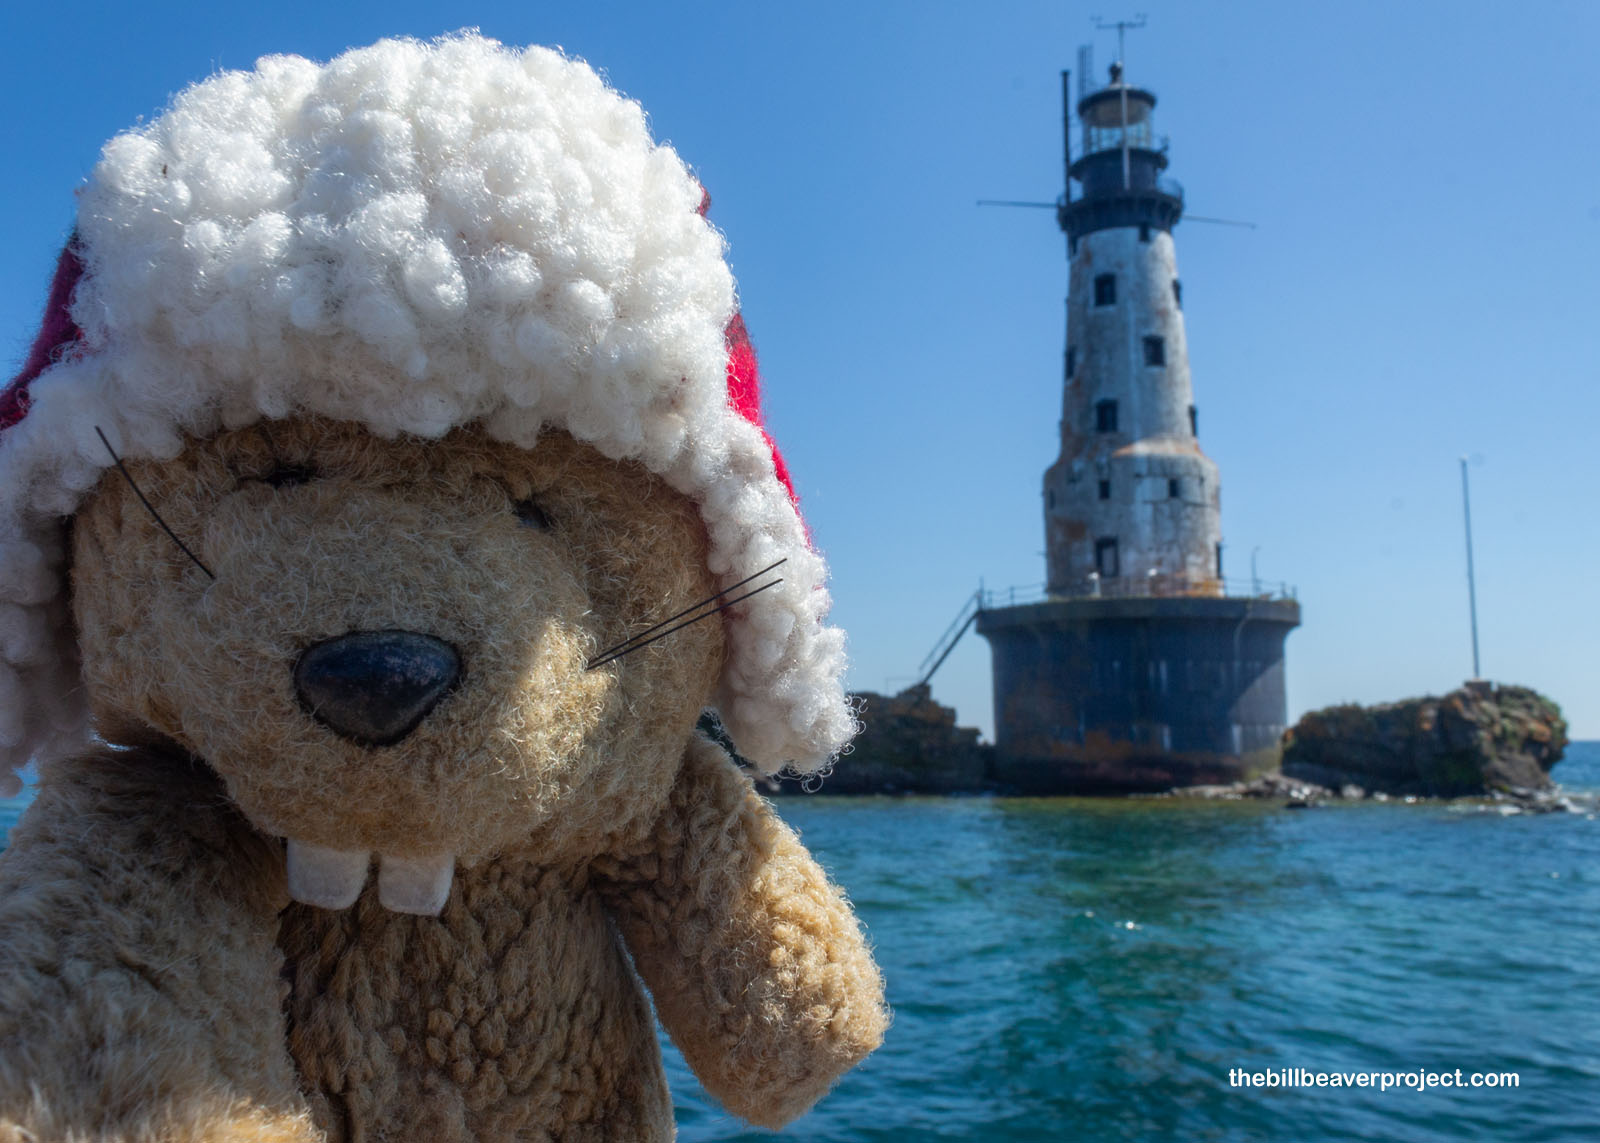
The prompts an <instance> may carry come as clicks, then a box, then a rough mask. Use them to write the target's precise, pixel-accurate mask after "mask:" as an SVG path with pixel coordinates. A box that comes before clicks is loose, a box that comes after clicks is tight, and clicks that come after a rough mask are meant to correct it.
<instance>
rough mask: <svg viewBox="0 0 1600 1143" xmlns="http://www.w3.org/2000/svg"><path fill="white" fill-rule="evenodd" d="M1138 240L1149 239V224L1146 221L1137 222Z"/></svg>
mask: <svg viewBox="0 0 1600 1143" xmlns="http://www.w3.org/2000/svg"><path fill="white" fill-rule="evenodd" d="M1139 241H1140V242H1149V241H1150V224H1149V223H1148V222H1141V223H1140V224H1139Z"/></svg>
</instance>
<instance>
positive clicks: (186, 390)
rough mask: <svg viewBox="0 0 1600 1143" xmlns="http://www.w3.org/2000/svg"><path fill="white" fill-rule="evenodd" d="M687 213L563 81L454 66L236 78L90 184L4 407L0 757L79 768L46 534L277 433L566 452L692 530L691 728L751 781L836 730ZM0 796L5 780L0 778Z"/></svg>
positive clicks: (807, 579) (603, 112) (452, 55)
mask: <svg viewBox="0 0 1600 1143" xmlns="http://www.w3.org/2000/svg"><path fill="white" fill-rule="evenodd" d="M701 197H702V191H701V189H700V187H699V185H698V184H697V183H696V181H695V180H694V178H693V177H692V176H691V175H690V174H689V172H688V171H687V170H686V169H685V167H684V165H683V163H682V161H681V160H680V159H679V158H678V156H677V155H676V154H675V153H674V152H673V151H672V150H671V149H670V148H668V147H664V146H658V145H656V144H655V143H654V142H653V141H652V140H651V138H650V134H649V131H648V129H647V126H646V123H645V117H644V113H643V112H642V111H641V110H640V108H639V106H638V104H636V103H634V102H631V101H629V100H626V99H623V98H622V97H621V96H620V95H618V94H617V93H616V92H615V91H613V90H611V89H610V88H609V87H607V86H606V84H605V83H604V82H603V81H602V80H601V79H600V78H599V76H597V75H596V74H595V73H594V72H593V71H592V70H591V69H590V68H589V67H588V66H587V65H586V64H584V63H582V62H580V61H577V60H571V59H568V58H566V57H564V56H562V55H561V54H559V53H557V52H553V51H549V50H546V49H542V48H529V49H527V50H523V51H514V50H510V49H507V48H504V47H502V46H500V45H499V44H496V43H494V42H493V41H490V40H486V39H483V38H481V37H478V36H476V35H462V36H459V37H452V38H448V39H443V40H439V41H436V42H434V43H420V42H417V41H413V40H385V41H383V42H380V43H378V44H376V45H374V46H372V47H370V48H363V49H360V50H357V51H352V52H348V53H346V54H344V55H342V56H339V57H338V58H336V59H334V60H332V61H331V62H329V63H328V64H326V65H318V64H315V63H312V62H310V61H307V60H303V59H299V58H296V57H292V56H273V57H268V58H265V59H263V60H261V61H260V62H259V63H258V64H257V65H256V68H255V70H254V71H252V72H227V73H223V74H221V75H217V76H214V77H213V78H211V79H208V80H206V81H205V82H203V83H200V84H197V85H195V86H193V87H191V88H189V89H188V90H186V91H184V92H182V93H181V94H180V95H178V96H177V97H176V99H175V100H174V101H173V103H172V106H171V107H170V108H169V109H168V110H167V111H166V112H165V113H164V114H163V115H161V116H160V117H159V118H157V119H156V120H154V121H153V122H152V123H150V124H149V125H148V126H144V127H141V128H139V129H137V130H134V131H130V132H128V133H126V134H123V135H119V136H117V137H116V138H115V139H113V140H111V142H110V143H108V144H107V145H106V147H105V150H104V152H103V153H102V156H101V159H100V162H99V164H98V165H97V166H96V167H95V169H94V172H93V174H92V175H91V176H90V179H89V182H88V185H87V186H86V187H85V188H84V189H83V191H82V193H81V197H80V200H79V211H78V236H77V240H76V246H75V247H74V249H75V252H76V254H77V256H78V257H79V258H81V260H82V265H83V275H82V278H81V280H80V281H79V282H78V284H77V288H76V290H75V292H74V293H73V296H72V299H71V308H70V318H71V322H72V323H73V324H75V325H76V327H77V331H78V332H79V336H78V339H77V340H76V341H74V342H73V344H72V345H71V346H69V347H68V349H67V352H66V353H64V354H62V355H60V356H61V360H57V361H54V363H53V364H50V365H48V367H46V368H44V369H43V371H42V372H40V373H39V375H38V376H37V377H36V378H33V379H32V380H31V382H28V383H27V388H26V392H25V393H23V392H22V391H20V390H14V391H13V392H10V393H7V394H6V395H5V398H6V399H7V400H9V401H10V402H12V403H15V404H17V405H18V408H19V410H21V409H25V410H26V415H25V416H22V417H21V419H20V420H18V421H17V422H16V423H15V424H13V425H12V426H11V427H9V428H7V429H5V431H4V432H3V434H0V660H3V662H0V755H3V757H4V760H5V761H7V762H9V763H11V765H12V766H13V767H15V766H20V765H21V764H23V763H24V762H26V761H27V760H28V758H30V757H33V758H37V759H41V760H44V759H47V758H48V757H50V756H53V755H55V754H57V753H59V752H60V751H62V750H64V749H70V748H72V747H74V746H76V745H80V744H81V743H83V742H84V741H85V740H86V737H87V734H88V729H87V725H88V723H87V714H86V706H85V702H84V696H83V689H82V683H81V678H80V672H79V668H78V660H77V648H76V645H75V636H74V632H73V628H72V623H71V618H70V615H69V614H68V610H67V604H66V561H67V553H66V551H65V550H64V545H63V542H62V528H61V518H62V517H63V516H68V515H70V514H71V513H72V512H74V511H75V510H76V508H77V506H78V504H79V503H80V501H81V500H82V498H83V496H84V495H85V494H86V493H87V491H88V490H89V489H91V488H93V487H94V486H95V484H96V483H97V482H98V481H99V479H100V478H101V476H102V474H103V472H104V471H105V469H106V468H107V466H108V465H109V464H110V457H109V456H108V455H107V453H106V449H105V446H104V445H103V444H102V443H101V442H100V440H99V439H98V437H97V436H96V434H95V431H94V430H95V427H96V426H100V427H102V428H103V429H104V430H105V431H106V433H107V434H108V436H109V437H110V439H111V443H112V444H113V446H114V447H115V448H116V449H117V450H118V452H119V453H121V454H122V455H124V456H126V457H157V458H164V457H171V456H174V455H176V453H177V452H178V451H179V449H180V448H181V447H182V440H183V437H184V435H186V434H187V435H190V436H198V437H202V438H203V437H206V436H209V435H212V434H214V433H216V432H219V431H221V430H223V429H227V428H237V427H240V426H244V425H248V424H250V423H252V422H255V421H257V420H260V419H262V418H279V417H285V416H289V415H291V414H294V413H305V414H312V415H318V416H324V417H330V418H335V419H340V420H346V421H354V422H357V423H359V424H363V425H365V426H366V427H367V428H369V429H370V430H371V431H372V432H374V433H376V434H378V435H380V436H384V437H392V436H395V435H396V434H400V433H409V434H414V435H417V436H422V437H438V436H441V435H443V434H444V433H446V432H448V431H449V430H450V429H452V428H455V427H457V426H460V425H466V424H472V423H481V424H482V425H483V426H484V427H485V428H486V430H487V431H488V432H489V433H491V434H492V435H494V436H496V437H498V438H501V439H504V440H508V441H512V442H515V443H518V444H521V445H523V446H525V447H532V446H533V445H534V442H535V439H536V437H537V436H538V433H539V431H540V429H541V427H544V426H554V427H557V428H561V429H565V430H566V431H567V432H569V433H571V434H572V435H573V436H575V437H577V438H578V439H580V440H584V441H587V442H589V443H591V444H593V445H594V446H595V447H596V448H598V449H599V450H600V451H601V452H602V453H604V454H606V455H607V456H610V457H614V458H619V459H620V458H630V459H636V460H638V461H640V462H642V463H643V464H645V465H646V466H647V467H648V468H649V469H650V470H651V471H653V472H656V473H658V474H659V475H661V476H662V477H663V478H664V479H665V480H666V481H667V482H668V483H669V484H671V485H672V486H673V487H674V488H676V489H678V490H679V491H681V492H683V493H685V494H686V495H688V496H690V497H692V498H693V499H694V500H695V501H696V502H697V503H698V504H699V506H700V510H701V514H702V516H703V518H704V520H705V525H706V530H707V533H708V534H709V536H710V540H711V554H710V569H711V571H712V572H713V573H714V574H715V575H717V576H718V577H720V579H721V582H722V583H724V584H730V583H733V582H735V581H737V580H739V579H741V578H742V577H744V576H746V575H748V574H749V573H750V572H752V571H755V570H756V569H758V568H761V567H765V566H766V565H768V564H770V563H773V562H774V561H776V560H778V559H783V558H787V560H788V562H787V563H786V564H785V565H784V567H783V573H782V574H783V580H784V582H783V583H782V584H781V585H779V586H778V587H776V588H774V589H772V590H770V591H765V592H763V593H761V594H760V595H757V596H755V597H754V598H752V599H750V600H749V601H748V602H745V603H741V604H739V605H738V606H737V607H735V608H734V609H732V610H731V611H730V612H726V613H724V614H725V616H726V618H727V629H728V632H729V659H728V664H727V667H726V669H725V671H724V674H723V678H722V681H721V686H720V693H719V694H718V696H717V703H718V707H719V712H720V714H721V717H722V719H723V723H724V725H725V726H726V727H727V729H728V732H729V734H730V735H731V736H732V738H733V740H734V742H735V744H736V745H737V746H738V748H739V750H740V752H741V753H743V754H744V755H745V756H747V757H748V758H750V759H751V760H752V761H754V762H755V763H757V764H758V765H760V766H762V767H763V768H765V769H767V770H769V771H771V770H776V769H778V768H780V767H782V766H783V765H784V764H785V763H788V764H790V765H791V766H792V767H793V768H795V769H797V770H801V771H811V770H815V769H816V768H818V767H820V766H822V765H823V764H824V763H825V762H826V761H827V760H828V759H829V758H830V757H831V756H832V755H834V754H836V753H837V752H838V751H839V750H840V749H841V748H842V747H843V746H844V744H845V743H846V742H847V741H848V740H849V738H850V736H851V734H852V733H853V732H854V730H855V720H854V717H853V714H852V712H851V710H850V707H849V706H848V704H847V702H846V699H845V695H844V690H843V684H842V675H843V670H844V639H843V634H842V633H841V632H840V631H839V630H837V629H836V628H832V627H828V626H826V625H825V624H824V622H823V619H824V616H825V614H826V612H827V609H828V605H829V600H828V595H827V592H826V591H825V590H824V587H823V583H824V580H825V577H826V569H825V568H824V566H823V562H822V559H821V558H820V556H818V555H817V553H816V552H815V551H813V550H812V548H811V546H810V544H809V542H808V539H807V536H806V532H805V528H804V525H803V524H802V522H801V519H800V516H799V513H798V512H797V510H796V508H795V505H794V503H793V502H792V500H791V498H790V495H789V494H788V492H787V490H786V489H785V487H784V484H783V482H782V481H781V480H780V479H779V476H778V473H777V471H776V469H775V467H774V451H773V449H772V447H771V446H770V444H769V442H768V440H767V439H766V437H765V435H764V433H763V431H762V430H761V428H760V427H759V425H758V424H755V423H752V421H751V420H750V419H747V417H746V416H745V415H741V413H740V412H739V411H738V410H736V409H735V408H734V407H733V405H732V403H730V399H729V380H728V379H729V349H728V344H727V342H726V341H725V331H726V330H727V329H728V326H729V322H730V320H731V319H733V317H734V315H735V297H734V284H733V278H732V276H731V274H730V273H729V271H728V267H727V264H726V262H725V261H724V259H723V242H722V238H721V236H720V235H719V234H718V233H717V231H716V230H714V229H713V228H712V227H711V226H710V225H709V224H708V223H707V222H706V221H705V220H704V218H703V217H701V215H700V213H699V207H700V205H701ZM0 772H4V771H3V768H0Z"/></svg>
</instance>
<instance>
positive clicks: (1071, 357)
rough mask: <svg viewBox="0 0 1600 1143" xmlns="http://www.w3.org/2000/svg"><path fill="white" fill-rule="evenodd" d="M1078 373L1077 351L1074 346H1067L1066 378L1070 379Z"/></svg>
mask: <svg viewBox="0 0 1600 1143" xmlns="http://www.w3.org/2000/svg"><path fill="white" fill-rule="evenodd" d="M1077 372H1078V350H1077V347H1076V346H1072V345H1069V346H1067V376H1068V377H1069V378H1070V377H1071V376H1072V375H1073V374H1075V373H1077Z"/></svg>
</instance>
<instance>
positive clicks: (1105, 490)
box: [1100, 480, 1111, 500]
mask: <svg viewBox="0 0 1600 1143" xmlns="http://www.w3.org/2000/svg"><path fill="white" fill-rule="evenodd" d="M1100 499H1102V500H1110V499H1111V481H1109V480H1102V481H1101V482H1100Z"/></svg>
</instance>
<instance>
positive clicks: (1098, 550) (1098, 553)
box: [1094, 536, 1118, 579]
mask: <svg viewBox="0 0 1600 1143" xmlns="http://www.w3.org/2000/svg"><path fill="white" fill-rule="evenodd" d="M1094 569H1095V571H1097V572H1099V573H1100V578H1101V579H1115V578H1116V576H1117V574H1118V572H1117V538H1116V537H1115V536H1104V537H1102V538H1100V539H1098V540H1096V541H1095V542H1094Z"/></svg>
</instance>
